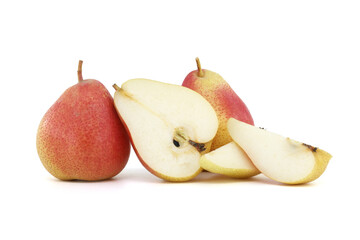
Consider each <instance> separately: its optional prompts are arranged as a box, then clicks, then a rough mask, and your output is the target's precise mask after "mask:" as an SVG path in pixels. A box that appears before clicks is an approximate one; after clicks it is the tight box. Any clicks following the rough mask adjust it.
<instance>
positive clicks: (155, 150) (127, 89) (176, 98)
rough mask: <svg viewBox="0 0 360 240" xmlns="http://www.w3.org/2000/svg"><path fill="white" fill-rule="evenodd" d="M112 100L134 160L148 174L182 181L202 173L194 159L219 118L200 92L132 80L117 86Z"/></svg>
mask: <svg viewBox="0 0 360 240" xmlns="http://www.w3.org/2000/svg"><path fill="white" fill-rule="evenodd" d="M114 102H115V107H116V109H117V111H118V113H119V116H120V118H121V119H122V121H123V122H124V124H125V125H126V128H127V130H128V133H129V136H130V139H131V142H132V145H133V147H134V150H135V152H136V154H137V156H138V158H139V160H140V161H141V163H142V164H143V165H144V166H145V167H146V168H147V169H148V170H149V171H150V172H151V173H153V174H154V175H156V176H158V177H160V178H162V179H165V180H169V181H186V180H190V179H192V178H193V177H195V176H196V175H197V174H198V173H200V172H201V170H202V169H201V167H200V164H199V159H200V156H201V154H202V153H203V152H206V150H207V148H209V147H210V145H211V140H212V139H213V138H214V136H215V134H216V132H217V128H218V120H217V117H216V113H215V111H214V109H213V108H212V107H211V105H210V104H209V103H208V102H207V101H206V100H205V99H204V98H203V97H202V96H201V95H200V94H198V93H196V92H195V91H193V90H190V89H188V88H185V87H182V86H178V85H172V84H166V83H161V82H157V81H153V80H147V79H132V80H129V81H127V82H125V83H124V84H123V85H122V87H121V88H119V89H118V90H117V91H116V93H115V96H114ZM209 143H210V144H209Z"/></svg>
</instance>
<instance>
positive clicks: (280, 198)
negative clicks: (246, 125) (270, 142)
mask: <svg viewBox="0 0 360 240" xmlns="http://www.w3.org/2000/svg"><path fill="white" fill-rule="evenodd" d="M359 13H360V5H359V2H358V1H316V0H311V1H221V2H220V1H178V2H177V3H174V2H171V1H154V0H152V1H128V2H120V1H104V0H103V1H57V2H56V3H55V1H37V0H33V1H1V2H0V35H1V36H0V81H1V89H0V92H1V93H0V97H1V99H0V100H1V101H0V104H1V106H0V107H1V124H0V133H1V144H0V146H1V166H0V169H1V170H0V171H1V174H0V177H1V181H0V184H1V189H0V194H1V198H0V219H1V225H0V226H1V229H0V239H155V238H156V239H227V238H233V239H265V238H269V239H320V238H321V239H326V238H330V237H331V238H332V239H335V238H336V239H339V238H341V239H359V237H360V233H359V229H358V228H359V215H360V208H359V204H360V197H359V194H358V193H359V189H360V187H359V184H358V182H359V177H358V171H359V167H360V157H359V154H358V149H359V145H360V141H359V137H358V136H359V134H360V131H359V124H360V118H359V102H360V97H359V86H358V83H359V82H360V81H359V80H360V79H359V77H360V14H359ZM197 56H198V57H200V60H201V62H202V65H203V67H204V68H205V69H209V70H213V71H216V72H218V73H220V74H221V75H222V76H223V77H224V78H225V79H226V80H227V81H228V82H229V84H230V85H231V86H232V87H233V89H234V90H235V91H236V92H237V93H238V95H239V96H240V97H241V98H242V99H243V100H244V101H245V102H246V104H247V106H248V108H249V109H250V111H251V113H252V115H253V118H254V120H255V124H256V125H257V126H261V127H265V128H267V129H268V130H270V131H274V132H277V133H279V134H282V135H285V136H289V137H291V138H293V139H296V140H299V141H303V142H306V143H309V144H312V145H315V146H318V147H320V148H322V149H324V150H326V151H328V152H330V153H331V154H332V155H333V158H332V160H331V161H330V163H329V165H328V168H327V170H326V171H325V173H324V174H323V175H322V176H321V177H320V178H319V179H317V180H316V181H314V182H312V183H310V184H306V185H301V186H284V185H281V184H277V183H276V182H274V181H271V180H268V179H267V178H266V177H265V176H263V175H259V176H256V177H254V178H251V179H249V180H243V181H241V180H233V179H228V178H225V177H220V176H214V175H211V174H202V175H200V176H199V177H197V178H196V179H194V180H193V181H191V182H187V183H167V182H164V181H162V180H160V179H158V178H157V177H155V176H153V175H151V174H150V173H148V172H147V171H146V170H145V169H144V168H143V167H142V165H141V164H140V163H139V161H138V160H137V157H136V156H135V154H134V153H133V152H132V153H131V157H130V159H129V163H128V165H127V166H126V168H125V169H124V170H123V172H122V173H120V174H119V175H118V176H117V177H115V178H114V179H112V180H109V181H102V182H63V181H59V180H56V179H55V178H53V177H52V176H51V175H50V174H49V173H48V172H47V171H46V170H45V169H44V167H43V166H42V164H41V162H40V160H39V158H38V156H37V152H36V146H35V139H36V131H37V126H38V124H39V122H40V120H41V118H42V116H43V115H44V114H45V112H46V111H47V109H48V108H49V107H50V106H51V105H52V104H53V103H54V102H55V101H56V99H57V98H58V97H59V96H60V95H61V94H62V93H63V92H64V90H65V89H66V88H68V87H70V86H72V85H74V84H76V82H77V76H76V69H77V63H78V60H79V59H82V60H84V65H83V74H84V78H95V79H98V80H100V81H101V82H102V83H103V84H104V85H105V86H106V87H107V88H108V90H109V91H110V93H111V94H113V93H114V90H113V89H112V87H111V85H112V84H113V83H117V84H118V85H119V84H121V83H122V82H124V81H126V80H127V79H130V78H136V77H143V78H149V79H154V80H159V81H163V82H168V83H174V84H181V83H182V81H183V79H184V78H185V76H186V75H187V74H188V73H189V72H190V71H192V70H194V69H195V67H196V65H195V60H194V59H195V57H197Z"/></svg>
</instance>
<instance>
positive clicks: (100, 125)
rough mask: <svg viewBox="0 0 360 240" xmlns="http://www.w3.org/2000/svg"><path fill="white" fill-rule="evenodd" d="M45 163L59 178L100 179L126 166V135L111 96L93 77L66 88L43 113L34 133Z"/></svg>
mask: <svg viewBox="0 0 360 240" xmlns="http://www.w3.org/2000/svg"><path fill="white" fill-rule="evenodd" d="M36 147H37V151H38V155H39V157H40V160H41V162H42V164H43V165H44V167H45V168H46V169H47V170H48V171H49V173H51V174H52V175H53V176H54V177H56V178H58V179H61V180H86V181H95V180H104V179H108V178H111V177H114V176H115V175H117V174H118V173H120V172H121V170H122V169H123V168H124V167H125V165H126V163H127V161H128V158H129V154H130V141H129V138H128V136H127V133H126V131H125V128H124V126H123V125H122V123H121V121H120V119H119V117H118V116H117V113H116V110H115V107H114V103H113V98H112V96H111V95H110V93H109V92H108V91H107V89H106V88H105V86H104V85H103V84H101V83H100V82H99V81H97V80H94V79H88V80H83V77H82V61H79V66H78V83H77V84H75V85H74V86H72V87H70V88H68V89H67V90H66V91H65V92H64V93H63V94H62V95H61V96H60V98H59V99H58V100H57V101H56V102H55V103H54V104H53V105H52V106H51V108H50V109H49V110H48V111H47V112H46V114H45V115H44V117H43V118H42V120H41V122H40V125H39V128H38V132H37V137H36Z"/></svg>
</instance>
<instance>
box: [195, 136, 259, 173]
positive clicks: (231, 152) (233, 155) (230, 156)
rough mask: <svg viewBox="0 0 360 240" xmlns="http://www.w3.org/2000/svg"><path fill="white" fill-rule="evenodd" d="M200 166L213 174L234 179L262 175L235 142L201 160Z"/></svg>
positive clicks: (207, 154) (205, 155)
mask: <svg viewBox="0 0 360 240" xmlns="http://www.w3.org/2000/svg"><path fill="white" fill-rule="evenodd" d="M200 166H201V167H202V168H203V169H205V170H207V171H209V172H212V173H218V174H222V175H225V176H229V177H233V178H249V177H252V176H255V175H257V174H259V173H260V171H259V170H258V169H257V168H256V167H255V166H254V164H253V163H252V162H251V160H250V159H249V157H248V156H247V155H246V153H245V152H244V150H242V149H241V148H240V147H239V146H238V145H237V144H236V143H235V142H230V143H228V144H225V145H224V146H222V147H220V148H217V149H215V150H213V151H211V152H209V153H206V154H204V155H203V156H201V158H200Z"/></svg>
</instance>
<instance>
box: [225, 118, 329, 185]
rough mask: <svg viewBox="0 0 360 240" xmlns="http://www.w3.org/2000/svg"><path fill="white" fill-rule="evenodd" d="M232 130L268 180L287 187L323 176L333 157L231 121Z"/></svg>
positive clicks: (232, 134) (233, 134) (317, 149)
mask: <svg viewBox="0 0 360 240" xmlns="http://www.w3.org/2000/svg"><path fill="white" fill-rule="evenodd" d="M227 127H228V131H229V134H230V136H231V137H232V139H233V140H234V142H236V143H237V144H238V145H239V146H240V147H241V148H242V149H243V150H244V151H245V152H246V154H247V155H248V156H249V158H250V159H251V161H252V162H253V163H254V165H255V166H256V168H257V169H259V170H260V171H261V172H262V173H263V174H264V175H266V176H267V177H269V178H271V179H273V180H275V181H278V182H281V183H286V184H302V183H307V182H311V181H313V180H315V179H317V178H318V177H320V176H321V175H322V174H323V172H324V171H325V169H326V167H327V165H328V162H329V160H330V159H331V157H332V156H331V155H330V154H329V153H327V152H325V151H323V150H321V149H319V148H316V147H312V146H310V145H307V144H304V143H301V142H298V141H295V140H292V139H290V138H287V137H283V136H280V135H278V134H275V133H272V132H269V131H266V130H264V129H260V128H258V127H254V126H252V125H249V124H247V123H244V122H241V121H238V120H236V119H234V118H230V119H229V120H228V123H227Z"/></svg>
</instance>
